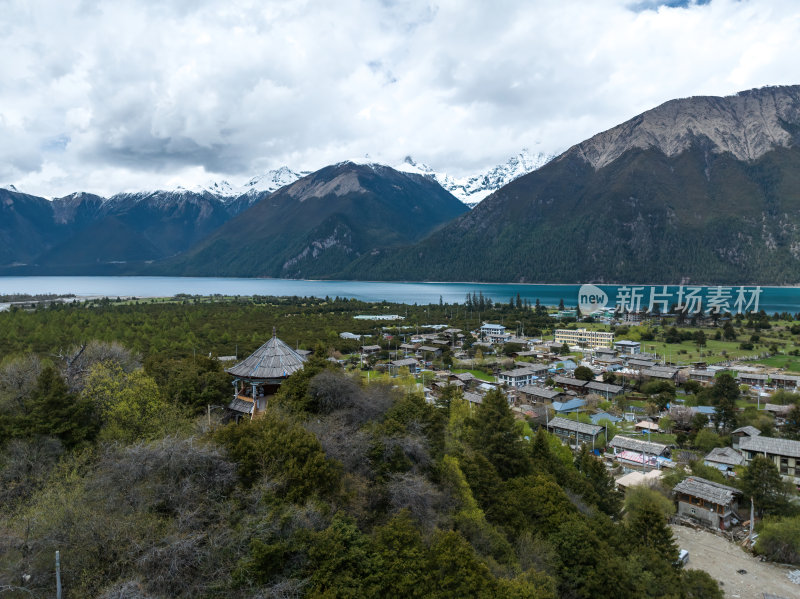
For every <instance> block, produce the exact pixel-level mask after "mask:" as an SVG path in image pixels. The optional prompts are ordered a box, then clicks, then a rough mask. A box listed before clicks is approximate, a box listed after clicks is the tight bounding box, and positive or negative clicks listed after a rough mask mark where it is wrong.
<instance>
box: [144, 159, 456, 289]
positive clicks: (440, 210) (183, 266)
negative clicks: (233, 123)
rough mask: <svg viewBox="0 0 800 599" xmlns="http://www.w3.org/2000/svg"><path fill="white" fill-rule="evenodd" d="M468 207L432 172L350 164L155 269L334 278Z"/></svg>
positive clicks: (258, 207)
mask: <svg viewBox="0 0 800 599" xmlns="http://www.w3.org/2000/svg"><path fill="white" fill-rule="evenodd" d="M466 210H467V208H466V207H465V206H464V205H463V204H462V203H461V202H459V201H458V200H457V199H456V198H454V197H453V196H452V195H450V194H449V193H448V192H446V191H445V190H444V189H442V188H441V186H439V185H438V184H437V183H436V182H435V181H433V180H432V179H430V178H428V177H423V176H420V175H415V174H409V173H401V172H398V171H396V170H394V169H392V168H389V167H385V166H379V165H364V164H354V163H352V162H343V163H340V164H337V165H333V166H329V167H325V168H323V169H321V170H319V171H317V172H315V173H312V174H311V175H308V176H306V177H303V178H302V179H300V180H298V181H296V182H295V183H293V184H291V185H288V186H286V187H283V188H281V189H279V190H278V191H276V192H275V193H273V194H272V195H270V196H268V197H267V198H265V199H263V200H261V201H260V202H258V203H257V204H255V205H254V206H253V207H252V208H250V209H249V210H247V211H245V212H243V213H242V214H240V215H239V216H238V217H236V218H234V219H232V220H231V221H229V222H227V223H226V224H225V225H224V226H222V227H220V228H219V230H217V231H216V232H215V233H214V234H212V235H211V236H210V237H209V238H208V239H206V240H204V241H202V242H200V243H199V244H198V245H197V246H196V247H195V248H193V249H191V250H190V251H189V252H187V253H186V254H184V255H182V256H180V257H178V258H176V259H175V260H172V261H169V262H167V263H165V264H163V265H158V266H156V269H157V270H156V271H157V272H159V273H161V274H173V275H206V276H269V277H285V278H310V277H329V276H330V275H332V274H334V273H336V272H339V271H341V270H342V269H344V268H346V267H347V266H348V265H349V264H350V262H352V261H353V260H354V259H356V258H358V257H359V256H362V255H364V254H366V253H369V252H373V251H376V250H377V249H378V248H390V247H396V246H399V245H401V244H409V243H412V242H414V241H417V240H419V239H421V238H422V237H423V236H424V235H426V234H427V233H429V232H431V231H432V230H433V229H435V228H436V227H438V226H440V225H441V224H443V223H445V222H447V221H449V220H451V219H453V218H455V217H456V216H458V215H459V214H462V213H463V212H465V211H466Z"/></svg>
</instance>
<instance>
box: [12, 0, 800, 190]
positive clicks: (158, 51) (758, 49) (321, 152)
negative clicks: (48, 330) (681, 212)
mask: <svg viewBox="0 0 800 599" xmlns="http://www.w3.org/2000/svg"><path fill="white" fill-rule="evenodd" d="M0 57H2V58H0V141H1V142H2V143H0V184H8V183H11V184H15V185H16V186H17V187H18V188H20V189H21V190H24V191H27V192H29V193H36V194H41V195H47V196H57V195H65V194H67V193H70V192H72V191H76V190H83V191H91V192H95V193H100V194H103V195H109V194H112V193H115V192H117V191H122V190H134V189H143V188H160V187H169V186H175V185H186V186H190V185H193V184H197V183H203V182H205V181H207V180H212V179H227V180H228V181H230V182H231V183H234V184H242V183H244V182H245V181H246V180H247V179H249V178H250V177H251V176H253V175H256V174H259V173H263V172H265V171H267V170H269V169H272V168H277V167H279V166H281V165H284V164H286V165H289V166H290V167H292V168H294V169H298V170H300V169H307V170H314V169H317V168H320V167H322V166H324V165H326V164H330V163H334V162H338V161H340V160H343V159H347V158H352V157H363V156H364V155H366V154H368V155H369V156H370V157H372V158H373V159H375V160H376V161H379V162H384V163H387V164H395V163H399V162H400V161H401V160H402V158H403V157H404V156H405V155H409V154H410V155H412V156H413V157H414V158H415V159H416V160H418V161H421V162H425V163H428V164H430V165H431V166H433V167H435V168H437V169H438V170H443V171H446V172H448V173H450V174H452V175H456V176H463V175H466V174H470V173H473V172H476V171H480V170H482V169H484V168H486V167H489V166H492V165H495V164H498V163H500V162H504V161H505V160H506V159H507V158H508V157H509V156H511V155H513V154H515V153H516V152H518V151H519V150H520V149H522V148H529V149H530V151H531V152H533V153H538V152H544V153H546V154H551V153H560V152H561V151H563V150H565V149H566V148H568V147H569V146H571V145H572V144H574V143H578V142H580V141H581V140H583V139H585V138H587V137H590V136H591V135H593V134H595V133H597V132H599V131H602V130H605V129H608V128H610V127H612V126H614V125H616V124H618V123H620V122H622V121H625V120H627V119H629V118H631V117H632V116H635V115H636V114H639V113H641V112H643V111H644V110H647V109H649V108H652V107H654V106H657V105H658V104H660V103H662V102H665V101H667V100H670V99H672V98H677V97H686V96H692V95H727V94H731V93H735V92H737V91H740V90H744V89H750V88H753V87H761V86H764V85H775V84H798V83H800V72H799V71H800V66H798V57H800V3H798V2H797V1H796V0H783V1H782V0H741V1H734V0H712V1H711V2H702V3H699V2H698V3H695V2H686V1H684V2H677V1H674V0H673V1H670V2H656V1H636V0H632V1H631V0H603V1H598V0H587V1H585V2H584V1H580V0H562V1H555V0H550V1H532V0H520V1H503V0H494V1H493V2H483V1H479V0H474V1H470V0H452V1H451V0H442V1H430V2H427V1H424V0H408V1H406V0H380V1H379V0H364V1H359V0H335V1H331V0H321V1H315V0H289V1H286V2H273V1H268V0H267V1H265V0H241V1H240V0H222V1H218V0H172V1H169V0H136V1H127V0H115V1H113V2H111V1H107V2H98V1H95V0H0Z"/></svg>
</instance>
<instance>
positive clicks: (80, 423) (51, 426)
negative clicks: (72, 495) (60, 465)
mask: <svg viewBox="0 0 800 599" xmlns="http://www.w3.org/2000/svg"><path fill="white" fill-rule="evenodd" d="M9 428H10V430H11V433H12V436H19V437H36V436H46V437H56V438H57V439H60V440H61V442H62V443H64V445H65V446H66V447H67V448H68V449H71V448H74V447H77V446H79V445H82V444H85V443H89V442H91V441H93V440H94V438H95V436H96V435H97V429H98V426H97V419H96V417H95V413H94V410H93V408H92V404H91V402H89V401H87V400H85V399H82V398H81V397H79V396H78V395H77V394H75V393H70V391H69V389H68V388H67V384H66V382H64V379H62V378H61V376H60V375H59V374H58V372H56V370H55V369H54V368H53V367H52V366H47V367H46V368H44V369H43V370H42V372H41V374H40V375H39V377H38V378H37V379H36V386H35V387H34V389H33V391H32V392H31V394H30V397H29V399H28V400H27V402H26V406H25V408H24V410H22V412H20V413H19V414H18V415H17V417H16V418H14V420H13V421H12V422H11V425H10V427H9Z"/></svg>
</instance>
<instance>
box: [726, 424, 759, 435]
mask: <svg viewBox="0 0 800 599" xmlns="http://www.w3.org/2000/svg"><path fill="white" fill-rule="evenodd" d="M737 433H742V434H743V435H748V436H750V437H755V436H756V435H760V434H761V431H760V430H758V429H757V428H756V427H754V426H750V425H749V424H748V425H747V426H740V427H739V428H737V429H736V430H735V431H733V432H732V433H731V434H732V435H735V434H737Z"/></svg>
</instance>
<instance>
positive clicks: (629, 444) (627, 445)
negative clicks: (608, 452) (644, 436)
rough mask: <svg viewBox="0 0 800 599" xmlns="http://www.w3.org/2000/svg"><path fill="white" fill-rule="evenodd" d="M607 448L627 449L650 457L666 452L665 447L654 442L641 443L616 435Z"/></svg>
mask: <svg viewBox="0 0 800 599" xmlns="http://www.w3.org/2000/svg"><path fill="white" fill-rule="evenodd" d="M608 446H609V447H616V448H618V449H628V450H630V451H636V452H639V453H642V452H644V453H647V454H650V455H661V454H662V453H664V451H666V449H667V446H666V445H663V444H661V443H656V442H654V441H642V440H640V439H632V438H631V437H625V436H623V435H617V436H616V437H614V438H613V439H611V441H610V442H609V443H608Z"/></svg>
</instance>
